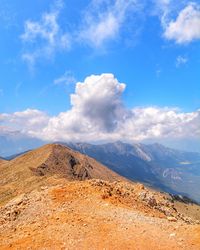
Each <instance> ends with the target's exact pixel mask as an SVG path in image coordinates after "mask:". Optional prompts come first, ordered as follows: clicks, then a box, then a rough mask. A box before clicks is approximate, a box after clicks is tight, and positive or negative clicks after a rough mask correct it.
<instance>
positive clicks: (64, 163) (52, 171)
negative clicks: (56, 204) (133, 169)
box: [0, 144, 123, 202]
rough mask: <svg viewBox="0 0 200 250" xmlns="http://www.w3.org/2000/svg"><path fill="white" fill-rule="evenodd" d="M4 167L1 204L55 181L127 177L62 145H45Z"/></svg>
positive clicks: (7, 163) (0, 173) (119, 178)
mask: <svg viewBox="0 0 200 250" xmlns="http://www.w3.org/2000/svg"><path fill="white" fill-rule="evenodd" d="M0 164H1V165H0V166H1V167H0V176H1V180H0V186H1V189H0V197H1V198H0V202H1V201H4V199H8V198H10V197H13V196H15V195H16V193H19V192H26V191H30V190H32V189H34V188H36V187H38V186H40V185H44V183H45V182H48V181H49V180H50V178H51V177H57V178H65V179H67V180H86V179H92V178H96V179H102V180H107V181H116V180H123V177H120V176H119V175H118V174H116V173H115V172H113V171H111V170H109V169H108V168H107V167H105V166H103V165H102V164H100V163H98V162H97V161H95V160H94V159H92V158H90V157H89V156H86V155H82V154H81V153H79V152H75V151H73V150H72V149H70V148H68V147H66V146H62V145H58V144H48V145H45V146H43V147H41V148H38V149H36V150H33V151H30V152H28V153H25V154H23V155H20V156H19V157H17V158H15V159H13V160H11V161H2V163H0ZM9 189H10V192H9V196H7V195H6V193H7V190H9Z"/></svg>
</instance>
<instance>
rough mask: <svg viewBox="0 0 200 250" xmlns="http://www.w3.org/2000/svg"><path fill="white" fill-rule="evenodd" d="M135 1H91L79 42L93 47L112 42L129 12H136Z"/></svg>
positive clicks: (136, 2)
mask: <svg viewBox="0 0 200 250" xmlns="http://www.w3.org/2000/svg"><path fill="white" fill-rule="evenodd" d="M138 6H139V5H138V1H137V0H116V1H112V0H110V1H105V0H98V1H97V0H93V1H92V4H91V6H90V8H89V9H88V10H87V11H86V13H85V16H84V21H83V26H82V30H81V32H80V35H79V37H80V40H81V41H83V42H87V43H88V44H90V45H91V46H93V47H102V46H103V45H104V43H106V42H108V41H110V40H114V39H115V38H117V36H118V35H119V33H120V30H121V28H122V25H123V24H124V22H125V20H126V19H127V17H128V14H130V12H131V13H132V15H133V12H132V11H133V10H134V11H135V10H138Z"/></svg>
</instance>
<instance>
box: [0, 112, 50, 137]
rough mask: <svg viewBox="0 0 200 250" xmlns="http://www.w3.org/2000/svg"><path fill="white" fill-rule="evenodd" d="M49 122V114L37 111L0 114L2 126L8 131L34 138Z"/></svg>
mask: <svg viewBox="0 0 200 250" xmlns="http://www.w3.org/2000/svg"><path fill="white" fill-rule="evenodd" d="M48 121H49V117H48V116H47V114H46V113H44V112H42V111H39V110H36V109H27V110H24V111H22V112H15V113H12V114H6V113H3V114H0V124H3V125H4V127H6V129H7V130H9V129H10V130H11V131H15V130H19V131H20V132H21V133H23V134H27V135H32V136H38V134H39V132H41V130H42V129H43V128H44V127H45V126H47V124H48Z"/></svg>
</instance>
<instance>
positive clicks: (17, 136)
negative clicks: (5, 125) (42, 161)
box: [0, 131, 45, 157]
mask: <svg viewBox="0 0 200 250" xmlns="http://www.w3.org/2000/svg"><path fill="white" fill-rule="evenodd" d="M43 144H45V142H44V141H42V140H39V139H36V138H32V137H29V136H25V135H24V134H21V133H20V132H18V131H14V132H10V131H9V132H8V131H4V133H2V132H1V134H0V156H1V157H7V156H9V155H13V154H20V153H21V152H24V151H27V150H30V149H34V148H37V147H39V146H42V145H43Z"/></svg>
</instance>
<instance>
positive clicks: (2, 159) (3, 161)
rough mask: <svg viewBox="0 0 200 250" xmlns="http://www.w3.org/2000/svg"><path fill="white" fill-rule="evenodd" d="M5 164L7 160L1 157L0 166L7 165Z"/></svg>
mask: <svg viewBox="0 0 200 250" xmlns="http://www.w3.org/2000/svg"><path fill="white" fill-rule="evenodd" d="M5 162H6V160H5V159H4V158H1V157H0V166H1V164H3V163H5Z"/></svg>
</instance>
